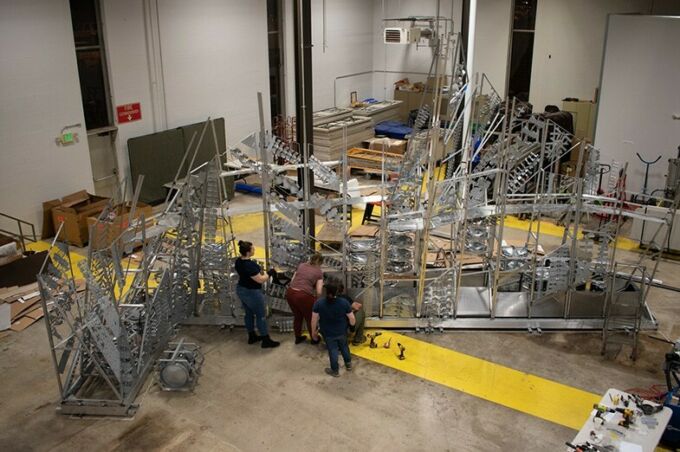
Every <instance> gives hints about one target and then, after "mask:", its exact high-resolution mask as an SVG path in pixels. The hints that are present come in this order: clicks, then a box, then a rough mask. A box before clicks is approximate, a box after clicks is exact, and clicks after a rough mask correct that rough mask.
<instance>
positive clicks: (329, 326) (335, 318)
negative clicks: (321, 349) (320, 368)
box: [312, 279, 356, 377]
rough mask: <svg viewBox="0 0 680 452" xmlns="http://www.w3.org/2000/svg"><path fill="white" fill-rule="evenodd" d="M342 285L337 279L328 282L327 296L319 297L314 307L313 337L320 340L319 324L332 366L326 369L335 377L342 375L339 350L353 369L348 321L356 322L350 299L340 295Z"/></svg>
mask: <svg viewBox="0 0 680 452" xmlns="http://www.w3.org/2000/svg"><path fill="white" fill-rule="evenodd" d="M340 286H341V285H340V282H339V281H337V280H336V279H330V280H329V281H328V282H326V284H325V286H324V288H325V289H326V296H325V297H323V298H319V299H318V300H317V301H316V303H314V308H313V309H312V339H313V340H315V341H318V340H319V333H318V331H317V326H318V327H319V329H320V330H321V334H323V339H324V341H325V342H326V347H327V348H328V358H329V360H330V363H331V367H327V368H326V369H324V370H325V372H326V373H327V374H328V375H331V376H333V377H339V376H340V372H339V366H338V352H340V353H341V354H342V359H343V361H344V362H345V369H347V370H352V356H351V355H350V354H349V345H348V344H347V322H348V321H349V324H350V325H354V324H355V323H356V319H355V318H354V313H353V312H352V307H351V305H350V304H349V301H347V299H345V298H343V297H339V296H338V294H339V290H340Z"/></svg>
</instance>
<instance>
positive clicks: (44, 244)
mask: <svg viewBox="0 0 680 452" xmlns="http://www.w3.org/2000/svg"><path fill="white" fill-rule="evenodd" d="M51 245H52V240H51V239H50V240H49V241H47V240H39V241H37V242H35V243H27V244H26V248H27V249H28V250H30V251H35V252H36V253H39V252H42V251H48V250H49V249H50V246H51ZM69 256H70V257H71V265H72V267H73V275H74V276H75V278H76V279H82V278H83V273H82V272H81V271H80V268H79V267H78V262H80V261H82V260H83V259H85V256H82V255H80V254H78V253H76V252H74V251H73V250H69Z"/></svg>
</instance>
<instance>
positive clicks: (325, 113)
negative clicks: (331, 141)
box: [312, 107, 352, 127]
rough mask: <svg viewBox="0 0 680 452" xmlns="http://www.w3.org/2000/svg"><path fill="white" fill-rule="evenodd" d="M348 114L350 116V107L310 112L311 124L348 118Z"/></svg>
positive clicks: (318, 124)
mask: <svg viewBox="0 0 680 452" xmlns="http://www.w3.org/2000/svg"><path fill="white" fill-rule="evenodd" d="M350 116H352V109H351V108H336V107H331V108H326V109H324V110H319V111H315V112H314V113H312V124H313V125H314V127H316V126H320V125H321V124H326V123H329V122H334V121H340V120H341V119H345V118H349V117H350Z"/></svg>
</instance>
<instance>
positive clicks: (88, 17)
mask: <svg viewBox="0 0 680 452" xmlns="http://www.w3.org/2000/svg"><path fill="white" fill-rule="evenodd" d="M70 6H71V21H72V23H73V39H74V41H75V47H76V60H77V62H78V76H79V78H80V93H81V96H82V99H83V111H84V113H85V125H86V127H87V129H88V130H92V129H98V128H101V127H106V126H110V125H111V124H112V120H111V105H110V100H109V94H108V93H109V87H108V79H107V74H106V64H105V63H106V62H105V59H104V44H103V39H102V35H101V26H100V25H101V21H100V20H99V2H98V1H97V0H70Z"/></svg>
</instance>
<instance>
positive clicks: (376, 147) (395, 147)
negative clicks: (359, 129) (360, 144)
mask: <svg viewBox="0 0 680 452" xmlns="http://www.w3.org/2000/svg"><path fill="white" fill-rule="evenodd" d="M364 143H366V148H367V149H371V150H373V151H382V150H384V151H385V152H392V153H394V154H403V153H404V152H406V143H408V142H407V141H406V140H395V139H394V138H378V137H376V138H371V139H369V140H365V141H364Z"/></svg>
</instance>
